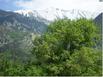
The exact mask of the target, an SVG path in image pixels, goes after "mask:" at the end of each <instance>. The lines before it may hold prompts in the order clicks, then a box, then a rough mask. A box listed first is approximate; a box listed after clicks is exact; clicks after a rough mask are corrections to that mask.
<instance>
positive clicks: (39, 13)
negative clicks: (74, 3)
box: [14, 8, 98, 21]
mask: <svg viewBox="0 0 103 77" xmlns="http://www.w3.org/2000/svg"><path fill="white" fill-rule="evenodd" d="M14 12H16V13H19V14H22V15H24V16H27V17H39V18H43V19H46V20H48V21H53V20H54V19H56V18H63V17H68V18H69V19H76V18H82V17H85V18H95V17H96V16H97V15H98V14H97V13H91V12H88V11H82V10H77V9H72V10H63V9H59V8H48V9H44V10H17V11H14Z"/></svg>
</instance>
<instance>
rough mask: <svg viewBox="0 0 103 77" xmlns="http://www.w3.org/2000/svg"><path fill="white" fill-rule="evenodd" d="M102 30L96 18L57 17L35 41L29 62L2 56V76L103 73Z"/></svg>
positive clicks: (90, 74) (0, 72) (0, 71)
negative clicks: (100, 36)
mask: <svg viewBox="0 0 103 77" xmlns="http://www.w3.org/2000/svg"><path fill="white" fill-rule="evenodd" d="M98 41H99V34H98V30H97V28H96V26H95V24H94V23H93V21H92V20H88V19H84V18H83V19H77V20H68V19H66V18H65V19H60V20H56V21H54V22H53V23H51V24H50V25H49V26H48V30H47V32H45V33H44V34H43V35H41V36H39V37H36V38H35V40H34V48H33V51H32V54H33V57H31V58H30V60H29V61H27V62H26V63H20V62H19V60H17V61H14V62H13V61H8V60H7V59H5V58H2V59H0V75H27V76H28V75H29V76H33V75H34V76H45V75H47V76H75V75H76V76H80V75H81V76H101V75H102V55H101V53H102V52H101V50H100V49H98V47H97V46H96V45H97V43H98Z"/></svg>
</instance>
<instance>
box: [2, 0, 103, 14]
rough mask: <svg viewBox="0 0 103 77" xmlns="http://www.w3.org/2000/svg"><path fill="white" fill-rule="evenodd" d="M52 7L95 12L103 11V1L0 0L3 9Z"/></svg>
mask: <svg viewBox="0 0 103 77" xmlns="http://www.w3.org/2000/svg"><path fill="white" fill-rule="evenodd" d="M50 7H54V8H60V9H65V10H70V9H81V10H86V11H90V12H95V11H103V2H99V0H0V9H3V10H13V11H14V10H20V9H32V10H38V9H41V10H42V9H46V8H50Z"/></svg>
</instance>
